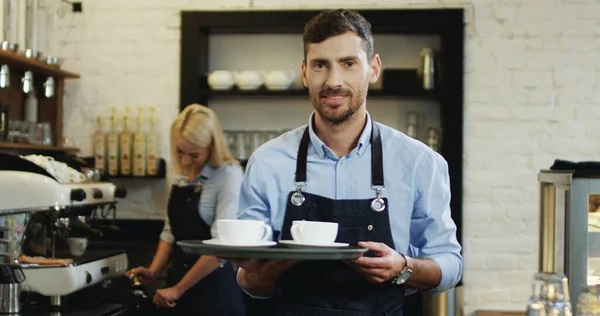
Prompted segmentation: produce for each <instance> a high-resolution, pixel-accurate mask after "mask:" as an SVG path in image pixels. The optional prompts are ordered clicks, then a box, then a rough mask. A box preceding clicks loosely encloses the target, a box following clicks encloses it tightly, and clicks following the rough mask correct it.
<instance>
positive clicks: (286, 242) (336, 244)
mask: <svg viewBox="0 0 600 316" xmlns="http://www.w3.org/2000/svg"><path fill="white" fill-rule="evenodd" d="M279 243H280V244H284V245H289V246H292V247H317V248H340V247H348V246H350V244H347V243H343V242H333V243H330V244H305V243H300V242H297V241H295V240H280V241H279Z"/></svg>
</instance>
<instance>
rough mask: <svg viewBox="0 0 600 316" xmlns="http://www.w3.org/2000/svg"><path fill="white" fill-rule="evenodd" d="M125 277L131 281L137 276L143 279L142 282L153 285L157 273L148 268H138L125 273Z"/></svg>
mask: <svg viewBox="0 0 600 316" xmlns="http://www.w3.org/2000/svg"><path fill="white" fill-rule="evenodd" d="M125 276H126V277H128V278H129V279H133V278H135V277H136V276H137V277H141V278H140V281H141V282H142V283H144V284H145V283H151V282H153V281H154V280H155V279H156V272H154V271H153V270H150V269H148V268H146V267H137V268H133V269H131V270H129V271H127V272H125Z"/></svg>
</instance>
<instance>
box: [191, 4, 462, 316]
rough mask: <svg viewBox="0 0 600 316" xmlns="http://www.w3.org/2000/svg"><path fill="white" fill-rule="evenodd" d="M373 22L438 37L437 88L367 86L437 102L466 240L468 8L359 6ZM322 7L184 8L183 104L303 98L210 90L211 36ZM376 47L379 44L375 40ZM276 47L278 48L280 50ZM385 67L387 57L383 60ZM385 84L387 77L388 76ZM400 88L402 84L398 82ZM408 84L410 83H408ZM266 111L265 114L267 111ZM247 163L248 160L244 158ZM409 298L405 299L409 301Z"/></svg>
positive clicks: (269, 27) (455, 213)
mask: <svg viewBox="0 0 600 316" xmlns="http://www.w3.org/2000/svg"><path fill="white" fill-rule="evenodd" d="M357 11H359V12H360V13H361V14H362V15H364V16H365V18H367V19H368V20H369V21H370V22H371V25H372V31H373V33H374V34H396V35H415V36H428V35H436V36H438V37H439V39H440V48H439V51H438V55H437V58H438V73H439V77H438V80H437V83H436V85H437V87H436V89H435V91H433V92H424V91H422V90H421V91H420V90H419V89H409V90H408V91H402V92H398V91H396V92H389V90H385V91H374V90H369V97H391V98H397V99H398V100H401V99H403V98H407V97H408V98H419V99H427V100H434V101H436V102H438V104H439V109H440V122H441V129H442V131H443V139H442V144H441V150H440V154H441V155H442V156H444V158H445V159H446V161H447V162H448V168H449V174H450V189H451V194H452V200H451V208H452V218H453V219H454V221H455V222H456V224H457V228H458V232H457V235H458V239H459V242H462V209H463V207H462V196H463V194H462V193H463V176H462V174H463V124H464V117H463V116H464V115H463V114H464V105H463V88H464V68H463V64H464V61H463V60H464V52H463V51H464V10H463V9H454V8H452V9H410V10H404V9H389V10H357ZM319 12H321V11H320V10H319V11H313V10H296V11H292V10H284V11H254V10H253V11H219V12H214V11H202V12H198V11H191V12H188V11H184V12H182V23H181V58H180V60H181V64H180V67H181V71H180V82H181V85H180V109H183V108H185V107H186V106H187V105H189V104H192V103H200V104H204V105H207V106H210V100H212V99H214V98H224V97H227V98H236V97H237V98H249V97H277V98H285V97H290V98H291V97H302V96H307V92H306V91H305V90H302V89H297V90H288V91H266V90H258V91H237V90H231V91H211V90H210V89H209V88H208V86H207V84H206V77H205V76H204V75H202V74H207V73H209V71H210V69H209V57H208V55H209V39H210V36H211V35H213V34H298V35H300V34H302V29H303V27H304V24H305V23H306V22H307V21H308V20H310V18H312V17H313V16H315V15H316V14H318V13H319ZM375 47H376V48H377V44H375ZM276 53H277V52H274V54H276ZM384 70H385V61H384ZM384 85H385V81H384ZM396 86H398V87H401V86H403V84H402V83H401V84H400V85H396ZM409 86H410V82H409ZM265 115H266V114H265ZM241 162H242V164H243V165H244V164H245V161H241ZM418 297H419V295H413V296H411V300H409V301H410V302H408V303H407V305H406V306H405V308H404V310H405V312H404V314H405V315H421V313H422V307H421V302H420V299H419V298H418ZM405 303H406V301H405Z"/></svg>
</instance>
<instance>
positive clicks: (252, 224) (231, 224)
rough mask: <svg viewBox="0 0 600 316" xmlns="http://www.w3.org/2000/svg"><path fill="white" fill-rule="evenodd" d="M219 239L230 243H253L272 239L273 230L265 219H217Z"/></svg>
mask: <svg viewBox="0 0 600 316" xmlns="http://www.w3.org/2000/svg"><path fill="white" fill-rule="evenodd" d="M217 232H218V235H219V240H220V241H221V242H223V243H224V244H229V245H252V244H259V243H260V242H262V241H270V237H271V235H272V233H273V230H272V228H271V226H270V225H268V224H267V223H265V222H263V221H258V220H247V219H219V220H217Z"/></svg>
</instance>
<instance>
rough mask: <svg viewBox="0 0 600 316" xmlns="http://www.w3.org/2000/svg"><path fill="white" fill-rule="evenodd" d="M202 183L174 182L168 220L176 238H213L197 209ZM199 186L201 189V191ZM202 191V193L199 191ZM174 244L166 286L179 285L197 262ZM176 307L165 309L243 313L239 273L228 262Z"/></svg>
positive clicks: (219, 315) (221, 315) (229, 315)
mask: <svg viewBox="0 0 600 316" xmlns="http://www.w3.org/2000/svg"><path fill="white" fill-rule="evenodd" d="M201 187H202V183H200V184H199V185H196V186H194V185H189V186H178V185H173V187H172V188H171V195H170V197H169V204H168V209H167V211H168V216H169V223H170V224H171V232H172V234H173V236H174V237H175V240H176V241H178V240H206V239H210V238H211V233H210V226H209V225H208V224H206V223H205V222H204V220H202V218H201V217H200V214H199V212H198V206H199V201H200V195H201ZM198 189H199V190H198ZM197 191H199V192H197ZM198 258H199V256H195V255H188V254H186V253H184V252H183V251H182V250H181V248H180V247H178V246H177V245H176V243H173V255H172V260H171V266H170V268H169V270H168V271H167V286H169V287H170V286H173V285H175V284H177V283H178V282H179V281H180V280H181V279H182V278H183V276H184V275H185V274H186V273H187V272H188V270H189V269H190V268H191V267H192V266H193V265H194V264H195V263H196V261H198ZM176 303H177V305H176V306H175V307H174V308H165V312H166V314H168V315H194V316H195V315H202V316H209V315H210V316H244V315H245V309H244V305H243V297H242V292H241V289H240V287H239V285H238V284H237V281H236V273H235V271H234V270H233V266H232V265H231V263H229V262H227V263H225V264H224V265H222V266H221V267H219V268H217V269H216V270H214V271H213V272H212V273H210V274H209V275H207V276H206V277H204V278H203V279H202V280H200V281H199V282H198V283H196V285H194V286H193V287H191V288H190V289H189V290H187V291H186V292H185V293H184V294H183V295H182V296H181V298H180V299H179V300H178V301H177V302H176Z"/></svg>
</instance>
